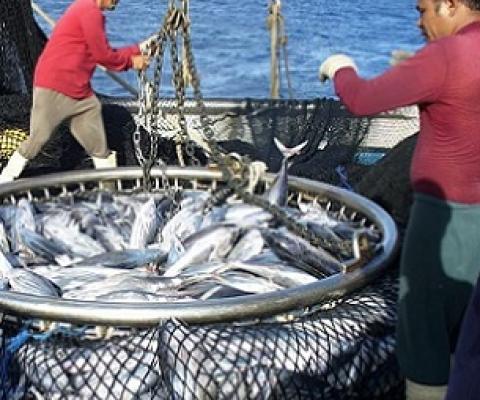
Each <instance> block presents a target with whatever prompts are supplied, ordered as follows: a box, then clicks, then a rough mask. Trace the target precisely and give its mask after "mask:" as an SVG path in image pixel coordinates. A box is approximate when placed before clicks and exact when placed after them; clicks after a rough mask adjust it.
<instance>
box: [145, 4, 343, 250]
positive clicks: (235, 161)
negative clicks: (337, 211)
mask: <svg viewBox="0 0 480 400" xmlns="http://www.w3.org/2000/svg"><path fill="white" fill-rule="evenodd" d="M183 1H185V0H183ZM183 4H184V9H185V3H183ZM179 32H180V34H181V35H182V36H183V46H184V54H185V57H186V62H187V68H188V72H189V75H190V77H191V78H190V79H191V82H190V83H191V85H192V88H193V95H194V99H195V102H196V105H197V107H198V108H199V110H200V112H199V118H200V124H201V128H202V134H203V136H204V139H205V141H206V143H207V145H208V147H209V154H208V155H209V157H210V158H211V160H212V161H213V162H214V163H216V164H217V165H218V168H219V169H220V171H221V172H222V174H223V178H224V180H225V182H226V187H225V188H221V189H220V190H218V191H217V192H216V193H213V194H212V196H211V200H210V201H209V203H208V205H207V207H211V206H212V205H213V204H215V203H218V202H221V201H224V200H225V199H226V198H227V197H228V196H230V195H231V193H232V192H233V193H236V195H237V196H238V197H240V198H241V199H242V200H243V201H245V202H246V203H250V204H254V205H256V206H258V207H261V208H263V209H264V210H266V211H268V212H270V213H271V214H272V215H273V216H274V218H276V219H277V220H278V221H280V222H281V223H282V224H284V225H285V226H286V227H287V229H289V230H290V231H291V232H293V233H294V234H296V235H298V236H299V237H301V238H303V239H305V240H307V241H308V242H309V243H311V244H312V245H314V246H321V247H323V248H324V249H326V250H329V251H331V252H332V253H334V254H341V255H343V256H345V257H350V256H351V254H352V244H351V243H350V242H349V241H344V242H342V243H340V244H338V243H333V242H330V241H328V240H326V239H324V238H322V237H320V236H318V235H316V234H315V233H313V232H312V231H309V230H308V229H307V228H306V227H305V226H304V225H302V224H300V223H298V222H297V221H296V220H294V219H293V218H291V217H290V216H288V215H287V214H286V213H285V211H283V210H282V209H280V208H279V207H277V206H274V205H272V204H270V203H269V202H268V201H266V200H264V199H262V198H261V197H259V196H257V195H252V194H250V193H248V192H247V191H246V187H247V185H248V174H249V168H248V158H247V157H242V158H240V159H239V158H237V157H232V156H231V155H229V154H227V153H226V152H225V151H224V150H223V149H222V148H221V147H220V146H219V145H218V143H217V141H216V140H215V134H214V132H213V130H212V128H211V123H210V121H209V118H208V116H207V109H206V106H205V102H204V100H203V95H202V92H201V89H200V80H199V75H198V73H197V70H196V66H195V60H194V56H193V51H192V45H191V38H190V32H189V22H188V19H187V17H186V15H185V13H184V12H183V10H180V9H179V8H177V7H176V6H175V1H170V4H169V10H168V12H167V15H166V17H165V21H164V25H163V28H162V30H161V33H160V34H159V40H160V43H161V44H162V45H161V46H159V53H160V52H162V54H163V51H164V44H165V41H164V40H162V38H164V37H167V38H168V39H169V41H170V54H171V58H172V60H171V61H172V69H173V84H174V86H175V95H176V101H177V113H178V116H179V124H180V128H181V129H180V132H179V136H178V137H177V138H176V144H177V145H179V144H180V142H181V143H182V144H183V143H184V142H185V141H186V140H187V139H188V137H189V135H188V131H187V128H186V120H185V110H184V107H185V80H184V75H183V74H184V71H183V69H182V68H181V65H180V61H179V58H178V46H177V36H178V33H179ZM162 34H163V35H164V36H163V35H162ZM159 57H162V55H159ZM156 83H157V82H155V84H156ZM158 88H159V86H154V93H155V94H156V92H157V90H158ZM142 93H143V91H142ZM153 100H154V101H155V105H153V106H152V108H151V113H150V116H151V118H150V126H151V127H155V129H157V126H156V122H154V121H153V120H152V119H153V118H158V109H157V104H156V103H157V99H156V97H155V96H153ZM313 120H314V116H312V118H306V121H305V123H304V127H303V128H304V129H305V130H310V129H312V126H311V125H312V124H313V122H312V121H313ZM155 133H156V131H155ZM152 142H154V141H153V140H152ZM153 154H155V155H156V152H155V153H154V151H153V149H152V150H151V152H150V155H153ZM186 154H187V155H188V156H189V157H192V158H193V155H194V149H193V143H191V141H190V142H189V143H188V144H187V146H186Z"/></svg>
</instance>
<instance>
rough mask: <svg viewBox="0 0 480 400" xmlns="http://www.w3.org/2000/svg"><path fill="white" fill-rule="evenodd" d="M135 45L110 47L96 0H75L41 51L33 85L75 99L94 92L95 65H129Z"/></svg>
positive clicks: (118, 68)
mask: <svg viewBox="0 0 480 400" xmlns="http://www.w3.org/2000/svg"><path fill="white" fill-rule="evenodd" d="M137 54H140V50H139V47H138V45H133V46H130V47H125V48H122V49H112V48H111V47H110V45H109V44H108V40H107V37H106V34H105V17H104V15H103V14H102V10H100V8H98V6H97V4H96V1H95V0H75V1H74V2H73V3H72V4H71V5H70V7H68V9H67V11H66V12H65V14H64V15H63V16H62V18H60V20H59V21H58V23H57V25H56V26H55V29H54V30H53V32H52V35H51V37H50V39H49V41H48V42H47V44H46V46H45V48H44V49H43V52H42V54H41V55H40V57H39V59H38V62H37V65H36V68H35V77H34V83H33V84H34V86H37V87H42V88H47V89H52V90H55V91H57V92H60V93H63V94H64V95H66V96H69V97H72V98H75V99H84V98H86V97H89V96H91V95H92V94H93V91H92V87H91V85H90V79H91V78H92V75H93V72H94V71H95V65H96V64H100V65H103V66H104V67H105V68H107V69H109V70H113V71H125V70H127V69H129V68H131V67H132V61H131V56H132V55H137Z"/></svg>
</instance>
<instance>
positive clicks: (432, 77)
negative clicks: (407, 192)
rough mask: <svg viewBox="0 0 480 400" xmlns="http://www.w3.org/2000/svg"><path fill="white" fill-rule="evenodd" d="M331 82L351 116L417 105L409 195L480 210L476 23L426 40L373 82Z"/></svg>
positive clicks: (354, 78)
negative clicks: (417, 128)
mask: <svg viewBox="0 0 480 400" xmlns="http://www.w3.org/2000/svg"><path fill="white" fill-rule="evenodd" d="M334 84H335V90H336V92H337V94H338V96H339V97H340V99H341V100H342V102H343V103H344V104H345V106H346V107H347V108H348V109H349V110H350V111H351V112H352V113H353V114H355V115H358V116H367V115H374V114H377V113H379V112H383V111H387V110H391V109H393V108H397V107H401V106H406V105H413V104H418V105H419V109H420V134H419V137H418V142H417V145H416V148H415V151H414V154H413V160H412V164H411V169H410V178H411V183H412V185H413V189H414V191H416V192H420V193H425V194H429V195H432V196H435V197H437V198H440V199H444V200H450V201H455V202H459V203H466V204H480V22H474V23H471V24H469V25H467V26H465V27H464V28H462V29H461V30H459V31H458V32H457V33H456V34H455V35H452V36H448V37H445V38H442V39H438V40H435V41H432V42H430V43H429V44H427V45H426V46H425V47H424V48H423V49H421V50H420V51H419V52H418V53H417V54H415V55H414V56H413V57H411V58H409V59H408V60H406V61H404V62H402V63H400V64H399V65H397V66H395V67H393V68H391V69H389V70H388V71H387V72H385V73H384V74H382V75H380V76H378V77H376V78H374V79H369V80H365V79H362V78H360V77H359V76H358V75H357V73H356V72H355V70H354V69H353V68H342V69H340V70H338V71H337V73H336V74H335V77H334Z"/></svg>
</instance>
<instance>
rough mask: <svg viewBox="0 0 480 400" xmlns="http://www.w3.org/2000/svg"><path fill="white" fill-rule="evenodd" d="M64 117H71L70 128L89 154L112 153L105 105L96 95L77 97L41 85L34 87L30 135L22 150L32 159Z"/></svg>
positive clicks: (100, 155) (97, 155)
mask: <svg viewBox="0 0 480 400" xmlns="http://www.w3.org/2000/svg"><path fill="white" fill-rule="evenodd" d="M65 120H70V131H71V132H72V134H73V136H74V137H75V139H76V140H77V141H78V142H79V143H80V145H81V146H82V147H83V148H84V149H85V151H86V152H87V153H88V155H90V156H92V157H98V158H106V157H107V156H108V155H109V154H110V150H109V149H108V146H107V138H106V135H105V128H104V125H103V119H102V105H101V103H100V101H99V100H98V99H97V97H96V96H95V95H93V96H90V97H87V98H85V99H81V100H77V99H72V98H71V97H68V96H65V95H63V94H61V93H58V92H56V91H54V90H50V89H44V88H38V87H36V88H34V89H33V106H32V112H31V115H30V136H29V137H28V139H27V140H25V141H24V142H23V143H22V144H21V145H20V147H19V149H18V151H19V153H20V154H21V155H22V156H23V157H25V158H27V159H29V160H31V159H32V158H34V157H35V156H36V155H37V154H38V153H39V152H40V150H41V149H42V147H43V146H44V144H45V143H46V142H47V141H48V140H49V139H50V137H51V136H52V134H53V132H54V131H55V129H56V128H57V127H58V126H59V125H60V124H61V123H62V122H63V121H65Z"/></svg>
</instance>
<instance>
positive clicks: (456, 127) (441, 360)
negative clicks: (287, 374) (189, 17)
mask: <svg viewBox="0 0 480 400" xmlns="http://www.w3.org/2000/svg"><path fill="white" fill-rule="evenodd" d="M417 9H418V11H419V13H420V18H419V22H418V25H419V27H420V29H421V30H422V33H423V34H424V36H425V37H426V38H427V39H428V41H429V43H428V44H427V45H426V46H425V47H424V48H422V49H421V50H420V51H419V52H417V53H416V54H415V55H414V56H412V57H411V58H409V59H407V60H405V61H403V62H401V63H400V64H398V65H397V66H395V67H393V68H391V69H389V70H388V71H386V72H385V73H384V74H382V75H380V76H378V77H376V78H373V79H369V80H367V79H362V78H361V77H359V76H358V74H357V67H356V65H355V63H354V62H353V60H352V59H351V58H350V57H348V56H346V55H343V54H337V55H333V56H330V57H329V58H327V59H326V60H325V62H323V63H322V65H321V66H320V70H319V75H320V79H321V80H324V79H333V81H334V85H335V91H336V93H337V94H338V96H339V97H340V99H341V100H342V101H343V103H344V104H345V105H346V107H347V108H348V109H349V110H350V111H351V112H352V113H354V114H356V115H362V116H364V115H374V114H377V113H379V112H382V111H386V110H389V109H393V108H397V107H400V106H407V105H414V104H417V105H418V106H419V110H420V134H419V138H418V142H417V145H416V148H415V152H414V155H413V160H412V165H411V172H410V176H411V183H412V186H413V189H414V194H415V196H414V203H413V206H412V210H411V214H410V220H409V224H408V227H407V232H406V236H405V241H404V246H403V250H402V258H401V269H400V293H399V321H398V325H397V355H398V359H399V363H400V366H401V369H402V371H403V373H404V374H405V376H406V378H407V398H408V399H443V398H444V396H445V392H446V385H447V382H448V377H449V371H450V354H451V353H453V351H454V348H455V344H456V339H457V332H458V329H459V327H460V324H461V320H462V316H463V313H464V310H465V307H466V305H467V303H468V300H469V297H470V295H471V291H472V288H473V285H474V284H475V281H476V278H477V277H478V274H479V271H480V241H479V240H480V239H479V238H480V0H418V3H417Z"/></svg>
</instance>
